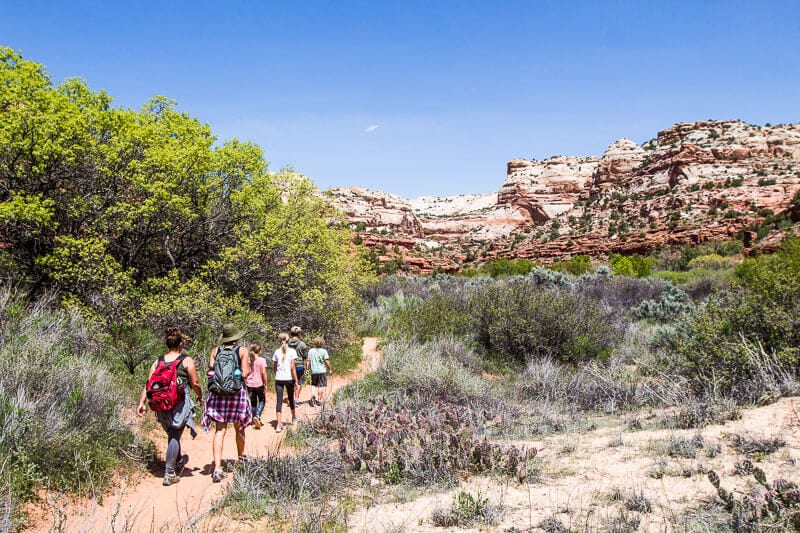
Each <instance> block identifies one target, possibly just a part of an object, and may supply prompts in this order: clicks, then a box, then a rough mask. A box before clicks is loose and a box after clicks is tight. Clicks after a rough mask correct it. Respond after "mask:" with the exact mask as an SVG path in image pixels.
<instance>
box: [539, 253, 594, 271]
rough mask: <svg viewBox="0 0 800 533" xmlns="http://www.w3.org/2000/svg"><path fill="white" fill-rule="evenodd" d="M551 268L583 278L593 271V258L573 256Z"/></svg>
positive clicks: (554, 264)
mask: <svg viewBox="0 0 800 533" xmlns="http://www.w3.org/2000/svg"><path fill="white" fill-rule="evenodd" d="M549 268H551V269H552V270H555V271H557V272H565V273H567V274H572V275H573V276H582V275H584V274H586V273H587V272H589V271H591V270H592V258H591V257H589V256H588V255H573V256H572V257H570V258H569V259H567V260H566V261H559V262H557V263H553V264H552V265H550V267H549Z"/></svg>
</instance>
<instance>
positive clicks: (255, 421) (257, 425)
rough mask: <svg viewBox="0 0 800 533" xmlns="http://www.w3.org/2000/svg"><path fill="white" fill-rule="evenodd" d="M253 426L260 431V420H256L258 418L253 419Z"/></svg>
mask: <svg viewBox="0 0 800 533" xmlns="http://www.w3.org/2000/svg"><path fill="white" fill-rule="evenodd" d="M253 425H254V426H255V427H256V429H261V419H260V418H258V417H255V418H254V419H253Z"/></svg>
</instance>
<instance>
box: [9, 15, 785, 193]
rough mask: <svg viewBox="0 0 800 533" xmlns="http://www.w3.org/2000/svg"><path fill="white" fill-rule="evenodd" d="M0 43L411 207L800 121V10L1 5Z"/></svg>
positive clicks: (122, 98)
mask: <svg viewBox="0 0 800 533" xmlns="http://www.w3.org/2000/svg"><path fill="white" fill-rule="evenodd" d="M0 44H3V45H7V46H11V47H12V48H15V49H17V50H21V51H22V52H23V54H24V55H25V56H26V57H27V58H29V59H33V60H35V61H37V62H39V63H42V64H43V65H45V66H46V67H47V69H48V71H49V72H50V73H51V75H52V76H53V78H54V79H55V80H57V81H60V80H62V79H64V78H66V77H81V78H84V79H85V80H87V82H88V83H89V85H90V86H91V87H92V88H93V89H104V90H105V91H107V92H108V93H109V94H110V95H111V96H113V97H114V99H115V102H116V103H117V105H120V106H125V107H133V108H139V107H140V106H141V105H142V104H143V103H144V102H145V101H147V99H148V98H150V97H151V96H153V95H156V94H163V95H166V96H169V97H171V98H174V99H176V100H177V101H178V103H179V106H180V108H181V109H182V110H184V111H187V112H188V113H190V114H192V115H194V116H197V117H198V118H199V119H200V120H202V121H204V122H207V123H209V124H210V125H211V127H212V129H213V131H214V132H215V134H216V135H217V136H218V137H219V138H220V139H228V138H233V137H238V138H240V139H243V140H249V141H253V142H256V143H258V144H259V145H261V146H262V148H263V149H264V152H265V155H266V158H267V160H268V161H269V162H270V168H272V169H273V170H277V169H279V168H280V167H283V166H286V165H291V166H293V167H294V168H295V169H296V170H298V171H300V172H303V173H305V174H307V175H308V176H309V177H311V178H312V179H313V180H314V182H315V183H317V185H319V186H320V187H322V188H328V187H333V186H339V185H343V186H363V187H369V188H379V189H383V190H385V191H388V192H392V193H395V194H400V195H402V196H406V197H414V196H419V195H423V194H424V195H449V194H459V193H482V192H491V191H494V190H497V188H498V187H499V185H500V184H501V183H502V181H503V179H504V177H505V164H506V162H507V161H508V160H509V159H512V158H514V157H524V158H535V159H543V158H546V157H549V156H551V155H556V154H575V155H600V154H602V152H603V151H604V150H605V148H606V147H607V146H608V145H609V144H610V143H611V142H613V141H614V140H616V139H618V138H619V137H629V138H631V139H633V140H635V141H637V142H639V143H642V142H644V141H646V140H647V139H649V138H652V137H654V136H655V135H656V133H657V132H658V130H660V129H664V128H666V127H668V126H670V125H672V124H673V123H675V122H682V121H693V120H702V119H707V118H713V119H719V120H722V119H736V118H739V119H742V120H745V121H747V122H750V123H756V124H763V123H766V122H771V123H785V122H797V121H800V2H798V1H784V2H779V1H775V2H771V1H755V0H753V1H727V2H722V1H703V0H694V1H684V2H664V1H662V2H648V1H644V0H642V1H606V2H603V1H596V2H592V1H586V2H583V1H575V2H567V1H564V2H558V1H552V2H549V1H548V2H544V1H542V2H536V1H532V0H531V1H516V0H506V1H503V0H495V1H489V0H486V1H470V0H461V1H454V0H453V1H447V0H438V1H437V0H427V1H422V0H420V1H417V0H403V1H400V0H398V1H393V2H389V1H380V0H368V1H367V0H365V1H349V0H335V1H334V0H330V1H321V0H320V1H318V0H303V1H289V0H283V1H267V0H264V1H239V2H203V1H192V2H188V1H187V2H181V1H170V2H145V1H138V2H100V1H95V2H88V1H71V2H63V1H58V2H37V1H35V0H28V1H17V0H10V1H9V0H5V1H4V2H3V9H2V15H1V16H0Z"/></svg>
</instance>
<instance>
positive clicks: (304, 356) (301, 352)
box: [289, 326, 308, 405]
mask: <svg viewBox="0 0 800 533" xmlns="http://www.w3.org/2000/svg"><path fill="white" fill-rule="evenodd" d="M289 331H291V333H292V336H291V338H290V339H289V348H292V349H293V350H294V351H296V352H297V359H295V362H294V366H295V369H296V370H297V387H296V388H295V390H294V403H295V405H297V404H298V403H300V389H301V388H302V387H303V380H304V379H305V375H306V367H307V366H308V346H307V345H306V343H304V342H303V341H301V340H300V334H301V333H302V332H303V330H302V329H300V326H292V329H290V330H289Z"/></svg>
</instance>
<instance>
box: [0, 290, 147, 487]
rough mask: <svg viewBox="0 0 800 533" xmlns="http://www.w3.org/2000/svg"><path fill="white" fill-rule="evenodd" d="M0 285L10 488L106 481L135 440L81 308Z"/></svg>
mask: <svg viewBox="0 0 800 533" xmlns="http://www.w3.org/2000/svg"><path fill="white" fill-rule="evenodd" d="M51 305H52V301H51V300H48V299H47V298H43V299H39V300H36V301H34V302H29V301H27V300H26V299H24V298H23V297H22V296H21V295H20V294H19V293H17V292H15V291H12V290H11V289H8V288H0V456H2V461H3V462H4V464H5V472H6V473H7V474H8V476H9V480H10V485H11V488H10V490H11V493H12V494H13V495H14V497H17V498H21V499H26V498H30V497H32V496H33V494H34V491H35V490H36V489H37V488H38V487H41V486H48V487H49V488H51V489H56V490H67V491H82V490H89V489H94V488H99V487H102V486H103V484H104V483H105V482H106V481H107V476H106V474H107V472H108V471H109V470H110V469H111V468H113V467H114V466H115V465H117V464H118V463H120V462H121V458H122V457H123V451H125V450H126V449H127V448H128V446H129V445H131V444H132V443H133V442H134V438H133V435H132V434H131V432H130V431H129V430H128V429H127V428H126V427H125V426H124V424H123V423H122V421H121V416H120V413H119V403H120V401H119V391H118V388H117V386H116V384H115V383H114V381H113V380H112V377H111V375H110V374H109V372H108V370H107V367H106V363H105V362H104V361H103V360H102V359H101V357H102V355H103V352H102V350H101V347H100V346H99V345H98V344H96V342H95V340H94V334H93V332H92V331H91V330H89V329H87V328H86V327H85V324H84V322H83V320H82V319H81V317H80V316H77V315H74V314H70V313H67V312H64V311H53V310H51V307H50V306H51Z"/></svg>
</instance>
